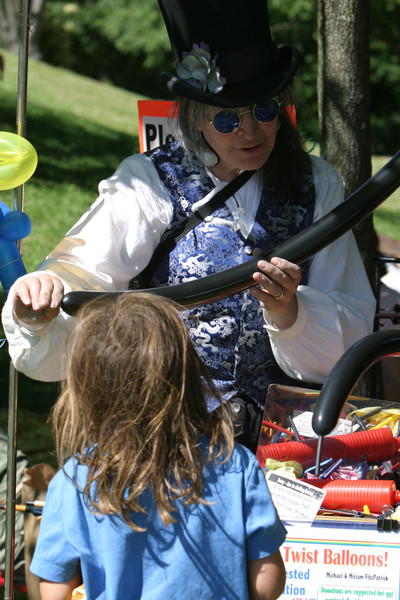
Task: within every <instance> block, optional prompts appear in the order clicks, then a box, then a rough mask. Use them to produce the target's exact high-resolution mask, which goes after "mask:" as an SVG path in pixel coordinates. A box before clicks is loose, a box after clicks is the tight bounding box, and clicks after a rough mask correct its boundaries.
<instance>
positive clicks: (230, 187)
mask: <svg viewBox="0 0 400 600" xmlns="http://www.w3.org/2000/svg"><path fill="white" fill-rule="evenodd" d="M253 173H254V171H243V173H240V175H238V176H237V177H235V179H233V180H232V181H230V182H229V183H227V184H226V185H225V186H224V187H223V188H222V189H221V190H220V191H219V192H217V193H216V194H214V196H213V197H212V198H210V200H208V202H206V203H205V204H203V205H202V206H200V207H199V208H198V209H197V210H195V212H194V213H192V214H191V215H190V217H188V218H187V219H186V220H184V221H183V222H182V223H181V224H180V225H179V227H178V228H176V229H174V230H172V231H171V232H170V234H171V235H169V236H167V237H166V238H164V240H162V241H161V242H160V243H159V244H158V246H157V248H156V249H155V251H154V253H153V256H152V257H151V260H150V262H149V264H148V265H147V267H146V268H145V269H144V270H143V271H142V272H141V274H140V275H139V277H138V280H139V283H140V287H141V288H146V287H147V286H148V284H149V281H150V279H151V277H152V275H153V273H154V271H155V269H156V267H157V266H158V265H159V264H160V262H161V260H162V258H163V257H164V256H165V255H166V254H169V253H170V252H171V251H172V250H173V249H174V248H175V246H176V245H177V243H178V242H179V240H181V239H182V238H184V237H185V236H186V235H187V234H188V233H189V232H190V231H192V229H194V228H195V227H196V226H197V225H198V224H199V223H201V222H202V221H204V219H205V218H206V217H208V216H209V215H211V214H212V213H213V212H214V211H216V210H217V208H219V207H220V206H223V204H224V203H225V202H226V200H228V198H230V197H231V196H232V195H233V194H234V193H235V192H236V191H237V190H238V189H239V188H240V187H242V185H244V184H245V183H246V182H247V181H248V180H249V179H250V177H251V176H252V175H253Z"/></svg>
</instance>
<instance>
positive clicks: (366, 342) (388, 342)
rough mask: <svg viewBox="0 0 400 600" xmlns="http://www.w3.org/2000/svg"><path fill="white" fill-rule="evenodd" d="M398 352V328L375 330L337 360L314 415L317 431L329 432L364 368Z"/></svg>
mask: <svg viewBox="0 0 400 600" xmlns="http://www.w3.org/2000/svg"><path fill="white" fill-rule="evenodd" d="M397 353H400V331H398V330H392V329H386V330H382V331H375V332H374V333H370V334H369V335H367V336H365V337H364V338H362V339H361V340H359V341H358V342H356V343H355V344H353V346H351V348H349V349H348V350H347V351H346V352H345V353H344V354H343V356H342V357H341V358H340V359H339V360H338V362H337V363H336V365H335V366H334V367H333V369H332V371H331V372H330V373H329V375H328V378H327V379H326V381H325V383H324V385H323V386H322V389H321V393H320V395H319V398H318V402H317V404H316V407H315V410H314V414H313V418H312V427H313V429H314V431H315V433H317V434H318V435H328V434H329V433H330V432H331V431H332V430H333V429H334V427H335V425H336V423H337V422H338V419H339V416H340V413H341V412H342V409H343V407H344V405H345V404H346V400H347V398H348V397H349V396H350V394H351V392H352V390H353V388H354V386H355V385H356V383H357V381H358V380H359V379H360V378H361V377H362V375H363V374H364V373H365V371H367V370H368V368H369V367H370V366H372V365H373V364H375V363H376V362H378V360H380V359H381V358H384V357H385V356H389V355H390V354H397Z"/></svg>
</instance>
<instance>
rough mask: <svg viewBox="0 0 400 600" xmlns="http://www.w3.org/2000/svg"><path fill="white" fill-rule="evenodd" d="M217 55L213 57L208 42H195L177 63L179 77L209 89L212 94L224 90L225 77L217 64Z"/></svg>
mask: <svg viewBox="0 0 400 600" xmlns="http://www.w3.org/2000/svg"><path fill="white" fill-rule="evenodd" d="M216 59H217V55H215V56H214V58H213V59H212V58H211V54H210V48H209V46H207V44H204V43H203V42H200V45H199V44H193V48H192V50H191V51H190V52H184V53H183V59H182V61H181V62H180V63H179V64H178V65H177V67H176V71H177V74H178V77H181V78H182V79H185V80H186V81H187V83H189V84H190V85H193V86H194V87H196V88H199V89H202V90H203V92H205V91H207V88H208V91H209V92H211V94H219V93H220V92H222V89H223V87H224V84H225V83H226V79H225V77H222V76H221V74H220V72H219V69H218V67H217V66H216V62H215V61H216Z"/></svg>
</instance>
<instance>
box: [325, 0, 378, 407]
mask: <svg viewBox="0 0 400 600" xmlns="http://www.w3.org/2000/svg"><path fill="white" fill-rule="evenodd" d="M318 29H319V31H318V113H319V114H318V116H319V124H320V142H321V153H324V154H325V157H326V159H327V160H328V161H329V162H330V163H331V164H332V165H333V166H334V167H335V169H336V170H337V171H338V173H340V175H341V176H342V177H343V181H344V186H345V195H346V196H349V195H350V194H351V193H352V192H354V191H355V190H356V189H357V188H358V187H360V186H361V185H362V184H363V183H364V182H365V181H367V179H369V178H370V177H371V132H370V78H369V2H368V0H341V2H338V1H337V0H319V14H318ZM354 234H355V236H356V240H357V243H358V246H359V249H360V252H361V255H362V258H363V261H364V264H365V267H366V270H367V274H368V277H369V280H370V282H371V285H372V287H373V289H375V287H376V286H375V282H376V263H375V261H373V260H372V257H373V256H377V255H379V240H378V236H377V235H376V232H375V230H374V226H373V221H372V216H370V217H368V218H367V219H365V220H364V221H363V222H362V223H361V224H359V225H357V226H356V227H355V229H354ZM377 371H379V369H377ZM365 381H366V383H364V384H362V383H361V387H359V390H362V392H363V393H366V395H377V394H379V395H380V394H381V393H382V391H381V390H382V386H381V383H380V377H379V373H378V372H377V373H374V374H373V375H371V374H370V375H369V376H368V377H367V379H366V380H365Z"/></svg>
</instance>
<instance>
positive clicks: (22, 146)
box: [0, 131, 38, 190]
mask: <svg viewBox="0 0 400 600" xmlns="http://www.w3.org/2000/svg"><path fill="white" fill-rule="evenodd" d="M37 162H38V157H37V153H36V150H35V148H34V147H33V146H32V144H31V143H30V142H28V140H27V139H26V138H24V137H22V136H20V135H17V134H16V133H9V132H6V131H0V190H10V189H12V188H16V187H18V186H19V185H22V184H23V183H25V181H27V180H28V179H29V178H30V177H32V175H33V173H34V172H35V169H36V166H37Z"/></svg>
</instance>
